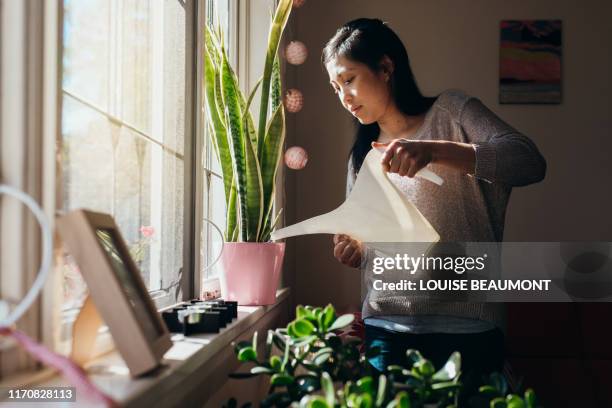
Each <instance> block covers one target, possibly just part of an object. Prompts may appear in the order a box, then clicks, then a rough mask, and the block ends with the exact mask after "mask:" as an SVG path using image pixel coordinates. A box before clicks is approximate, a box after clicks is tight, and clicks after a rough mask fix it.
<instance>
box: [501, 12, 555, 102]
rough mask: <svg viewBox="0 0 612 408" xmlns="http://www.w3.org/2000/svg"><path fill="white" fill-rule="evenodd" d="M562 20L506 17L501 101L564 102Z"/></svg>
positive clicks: (502, 37)
mask: <svg viewBox="0 0 612 408" xmlns="http://www.w3.org/2000/svg"><path fill="white" fill-rule="evenodd" d="M561 51H562V49H561V20H504V21H502V22H501V26H500V49H499V103H521V104H556V103H561Z"/></svg>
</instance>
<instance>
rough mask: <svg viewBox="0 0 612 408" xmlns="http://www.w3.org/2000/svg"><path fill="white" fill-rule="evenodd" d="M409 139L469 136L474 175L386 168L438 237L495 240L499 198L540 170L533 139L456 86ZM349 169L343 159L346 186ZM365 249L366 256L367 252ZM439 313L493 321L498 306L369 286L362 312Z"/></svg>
mask: <svg viewBox="0 0 612 408" xmlns="http://www.w3.org/2000/svg"><path fill="white" fill-rule="evenodd" d="M412 139H418V140H450V141H456V142H463V143H470V144H473V145H474V149H475V152H476V167H475V172H474V174H473V175H468V174H461V173H460V172H458V171H456V170H453V169H449V168H446V167H443V166H440V165H436V164H430V168H431V169H432V170H433V171H434V172H436V173H437V174H438V175H440V176H441V177H442V178H443V179H444V184H443V185H442V186H437V185H435V184H433V183H431V182H429V181H426V180H422V179H420V178H408V177H401V176H399V175H397V174H389V178H390V179H391V181H392V182H393V183H394V184H395V185H396V186H397V187H398V188H399V190H400V191H402V192H403V193H404V194H405V195H406V196H407V197H408V199H409V200H410V201H411V202H412V203H413V204H414V205H415V206H416V207H417V208H418V209H419V211H420V212H421V213H422V214H423V215H424V216H425V218H427V220H428V221H429V222H430V223H431V225H432V226H433V227H434V228H435V229H436V231H437V232H438V233H439V234H440V240H441V241H442V242H475V241H486V242H493V241H502V239H503V233H504V218H505V214H506V206H507V204H508V199H509V198H510V192H511V190H512V187H515V186H525V185H528V184H531V183H536V182H538V181H541V180H542V179H543V178H544V175H545V173H546V161H545V160H544V158H543V157H542V155H541V154H540V152H539V151H538V149H537V147H536V146H535V144H534V143H533V142H532V141H531V140H530V139H529V138H527V137H526V136H525V135H523V134H521V133H519V132H518V131H517V130H515V129H513V128H512V127H511V126H510V125H508V124H506V123H505V122H504V121H502V120H501V119H500V118H499V117H497V116H496V115H495V114H494V113H493V112H491V111H490V110H489V109H487V107H485V106H484V105H483V104H482V103H481V102H480V100H478V99H476V98H474V97H470V96H467V95H466V94H465V93H463V92H461V91H457V90H449V91H445V92H443V93H442V94H441V95H440V96H439V97H438V98H437V100H436V102H435V103H434V104H433V105H432V107H431V108H430V109H429V111H428V112H427V114H426V116H425V119H424V122H423V124H422V126H421V127H420V128H419V130H418V131H417V132H416V133H415V135H414V136H413V137H412ZM355 178H356V173H355V169H354V168H353V166H352V161H351V160H349V169H348V175H347V194H348V192H349V191H350V190H351V189H352V187H353V184H354V182H355ZM367 252H368V251H366V257H367ZM425 314H426V315H441V316H457V317H467V318H471V319H478V320H486V321H489V322H492V323H494V324H496V325H498V326H500V327H503V322H504V306H503V304H495V303H449V302H433V301H428V300H423V299H421V298H419V300H418V301H417V300H416V299H413V300H411V299H410V297H407V296H401V295H389V294H388V293H385V294H379V293H378V292H375V291H371V292H370V293H368V295H367V297H366V299H365V301H364V304H363V317H364V318H367V317H370V316H381V317H383V316H384V317H385V318H387V320H392V316H394V315H425Z"/></svg>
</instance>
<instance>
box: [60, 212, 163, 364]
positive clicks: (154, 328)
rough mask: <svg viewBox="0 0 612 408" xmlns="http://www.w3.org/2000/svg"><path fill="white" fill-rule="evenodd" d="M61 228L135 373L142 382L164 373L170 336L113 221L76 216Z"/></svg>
mask: <svg viewBox="0 0 612 408" xmlns="http://www.w3.org/2000/svg"><path fill="white" fill-rule="evenodd" d="M56 226H57V229H58V232H59V233H60V236H61V238H62V240H63V242H64V244H65V245H66V249H67V250H68V252H69V253H70V254H71V255H72V257H73V258H74V260H75V261H76V263H77V265H78V267H79V269H80V271H81V274H82V276H83V279H84V280H85V282H86V283H87V286H88V288H89V296H90V297H91V299H92V300H93V302H94V304H95V306H96V309H97V310H98V311H99V313H100V316H101V317H102V319H103V320H104V322H105V323H106V324H107V325H108V328H109V330H110V332H111V335H112V336H113V340H114V342H115V345H116V346H117V349H118V351H119V353H120V354H121V356H122V357H123V359H124V360H125V362H126V364H127V366H128V368H129V370H130V373H131V374H132V375H133V376H139V375H142V374H145V373H146V372H148V371H151V370H153V369H154V368H156V367H158V366H159V364H160V361H161V359H162V357H163V355H164V353H165V352H166V351H167V350H168V349H169V348H170V347H171V346H172V341H171V340H170V333H169V332H168V329H167V327H166V325H165V323H164V322H163V320H162V319H161V316H160V315H159V313H158V312H157V309H156V307H155V304H154V303H153V300H152V299H151V296H150V295H149V292H148V291H147V288H146V286H145V284H144V282H143V280H142V277H141V275H140V271H139V270H138V267H137V266H136V264H135V263H134V261H133V260H132V258H131V256H130V253H129V250H128V247H127V246H126V244H125V241H124V240H123V238H122V236H121V233H120V232H119V228H118V227H117V225H116V224H115V221H114V220H113V218H112V217H111V216H110V215H108V214H101V213H96V212H92V211H88V210H75V211H72V212H70V213H68V214H66V215H64V216H62V217H60V218H58V219H57V223H56Z"/></svg>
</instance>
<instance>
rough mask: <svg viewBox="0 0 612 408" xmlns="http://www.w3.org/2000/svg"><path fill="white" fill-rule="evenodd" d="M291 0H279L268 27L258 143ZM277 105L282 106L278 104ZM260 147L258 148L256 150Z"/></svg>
mask: <svg viewBox="0 0 612 408" xmlns="http://www.w3.org/2000/svg"><path fill="white" fill-rule="evenodd" d="M292 4H293V1H292V0H280V2H279V3H278V6H277V7H276V13H275V15H274V19H273V20H272V25H271V27H270V33H269V35H268V49H267V51H266V61H265V64H264V71H263V81H262V88H261V103H260V104H259V109H260V110H259V128H258V131H257V137H258V140H259V142H260V143H262V142H263V140H264V132H265V130H266V118H267V116H268V102H269V97H270V82H271V79H272V68H273V66H274V59H275V58H276V53H277V52H278V45H279V43H280V39H281V35H282V33H283V30H284V29H285V25H286V24H287V20H288V19H289V14H290V13H291V6H292ZM279 106H282V104H281V105H279ZM261 150H262V149H260V148H258V149H257V151H258V152H259V151H261Z"/></svg>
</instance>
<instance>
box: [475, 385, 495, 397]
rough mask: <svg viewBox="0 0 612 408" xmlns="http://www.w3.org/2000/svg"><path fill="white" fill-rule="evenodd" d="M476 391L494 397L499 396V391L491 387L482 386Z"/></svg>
mask: <svg viewBox="0 0 612 408" xmlns="http://www.w3.org/2000/svg"><path fill="white" fill-rule="evenodd" d="M478 391H480V392H481V393H482V394H490V395H494V396H499V391H498V390H497V389H496V388H495V387H493V386H492V385H483V386H481V387H480V388H478Z"/></svg>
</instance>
